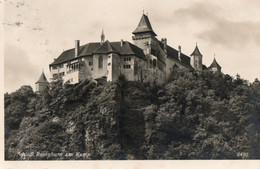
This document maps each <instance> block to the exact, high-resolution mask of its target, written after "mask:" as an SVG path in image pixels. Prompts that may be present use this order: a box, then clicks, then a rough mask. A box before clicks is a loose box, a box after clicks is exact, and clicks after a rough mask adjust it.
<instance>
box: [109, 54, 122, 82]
mask: <svg viewBox="0 0 260 169" xmlns="http://www.w3.org/2000/svg"><path fill="white" fill-rule="evenodd" d="M111 55H112V57H111V58H112V81H115V80H118V79H119V76H120V74H121V73H120V69H121V60H120V56H119V55H118V54H115V53H113V54H111Z"/></svg>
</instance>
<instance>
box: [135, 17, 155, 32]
mask: <svg viewBox="0 0 260 169" xmlns="http://www.w3.org/2000/svg"><path fill="white" fill-rule="evenodd" d="M144 32H151V33H152V34H153V35H154V36H156V33H155V32H154V31H153V28H152V26H151V23H150V21H149V19H148V17H147V16H146V15H145V14H143V16H142V18H141V20H140V22H139V24H138V26H137V28H136V29H135V30H134V32H133V34H138V33H144Z"/></svg>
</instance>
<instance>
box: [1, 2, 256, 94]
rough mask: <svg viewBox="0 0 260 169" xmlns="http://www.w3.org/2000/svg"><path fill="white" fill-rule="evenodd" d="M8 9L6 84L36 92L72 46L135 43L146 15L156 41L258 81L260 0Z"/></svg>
mask: <svg viewBox="0 0 260 169" xmlns="http://www.w3.org/2000/svg"><path fill="white" fill-rule="evenodd" d="M0 5H2V6H4V20H2V21H1V22H3V25H4V85H5V89H4V91H5V92H12V91H15V90H17V89H19V87H20V86H21V85H31V86H32V87H33V88H35V82H36V81H37V80H38V78H39V76H40V74H41V71H42V69H44V72H45V74H46V76H47V78H49V77H50V73H49V69H48V65H49V64H50V63H51V62H52V61H53V60H54V58H57V57H58V56H59V55H60V54H61V52H62V51H63V50H67V49H70V48H73V47H74V41H75V40H76V39H79V40H80V44H81V45H84V44H86V43H88V42H97V41H98V42H99V41H100V35H101V30H102V29H104V32H105V36H106V39H107V40H109V41H119V40H120V39H124V40H127V41H130V42H132V32H133V31H134V29H135V28H136V27H137V25H138V23H139V20H140V18H141V16H142V13H143V10H145V13H146V12H148V17H149V19H150V22H151V24H152V27H153V29H154V31H155V33H156V34H157V35H158V36H157V38H158V39H161V38H164V37H166V38H167V42H168V44H169V45H170V46H172V47H174V48H175V49H177V48H178V45H181V46H182V52H183V53H185V54H186V55H188V56H189V55H190V54H191V53H192V52H193V50H194V48H195V44H196V42H197V43H198V46H199V49H200V51H201V53H202V54H203V64H205V65H206V66H209V65H210V64H211V62H212V61H213V58H214V53H215V54H216V56H215V57H216V59H217V61H218V63H219V64H220V65H221V66H222V71H223V72H224V73H227V74H230V75H232V76H235V75H236V74H237V73H238V74H240V75H241V77H243V78H245V79H247V80H249V81H254V79H255V78H259V79H260V1H259V0H250V1H249V0H228V1H227V0H183V1H173V0H128V1H123V0H37V1H36V0H16V1H15V0H0Z"/></svg>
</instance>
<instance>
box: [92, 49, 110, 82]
mask: <svg viewBox="0 0 260 169" xmlns="http://www.w3.org/2000/svg"><path fill="white" fill-rule="evenodd" d="M99 56H102V57H103V62H102V63H103V66H102V68H100V67H99ZM92 75H93V78H94V79H97V78H102V77H104V76H105V77H107V54H94V55H93V74H92Z"/></svg>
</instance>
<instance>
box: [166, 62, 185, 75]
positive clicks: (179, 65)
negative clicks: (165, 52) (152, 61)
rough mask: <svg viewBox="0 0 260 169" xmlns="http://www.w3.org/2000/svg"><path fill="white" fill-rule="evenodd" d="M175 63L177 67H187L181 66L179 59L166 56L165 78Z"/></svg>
mask: <svg viewBox="0 0 260 169" xmlns="http://www.w3.org/2000/svg"><path fill="white" fill-rule="evenodd" d="M174 65H177V66H178V67H179V68H184V69H187V68H186V67H185V66H183V65H182V64H181V63H180V61H179V60H175V59H173V58H171V57H168V58H166V79H167V78H168V77H169V76H170V74H171V72H172V70H173V66H174Z"/></svg>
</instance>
